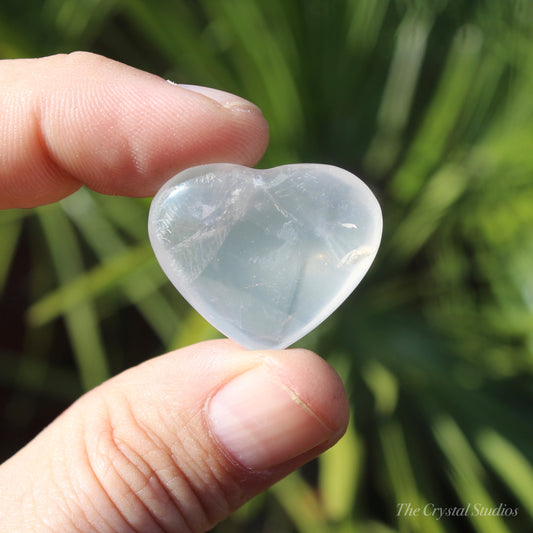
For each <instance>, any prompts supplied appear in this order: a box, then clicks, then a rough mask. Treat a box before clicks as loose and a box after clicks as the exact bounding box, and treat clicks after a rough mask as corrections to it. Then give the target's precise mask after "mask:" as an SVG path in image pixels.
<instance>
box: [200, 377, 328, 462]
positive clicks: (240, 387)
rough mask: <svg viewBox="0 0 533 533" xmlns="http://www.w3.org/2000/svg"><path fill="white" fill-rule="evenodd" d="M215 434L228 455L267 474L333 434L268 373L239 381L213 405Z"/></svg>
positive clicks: (211, 417)
mask: <svg viewBox="0 0 533 533" xmlns="http://www.w3.org/2000/svg"><path fill="white" fill-rule="evenodd" d="M208 420H209V424H210V427H211V431H212V433H213V434H214V436H215V437H216V439H217V440H218V442H219V444H220V445H221V446H222V448H223V449H224V450H225V451H226V453H227V454H228V455H229V456H230V457H232V458H233V459H234V460H236V461H237V462H239V463H240V464H241V465H242V466H244V467H246V468H248V469H251V470H266V469H268V468H272V467H274V466H276V465H279V464H282V463H284V462H285V461H288V460H290V459H292V458H294V457H297V456H298V455H301V454H302V453H304V452H306V451H308V450H310V449H311V448H314V447H315V446H317V445H319V444H321V443H323V442H325V441H326V440H328V439H329V438H331V437H332V435H333V431H332V430H331V429H330V428H328V427H327V426H326V424H324V422H322V420H320V418H319V417H318V416H317V415H316V414H315V413H314V412H313V411H312V410H311V409H310V408H309V406H308V405H306V404H305V403H304V402H303V401H302V400H301V399H300V397H299V396H298V395H297V394H296V393H295V392H294V391H292V390H291V389H290V388H288V387H287V386H286V385H284V384H283V383H281V382H280V381H279V380H278V379H277V377H276V376H274V375H272V374H271V373H270V372H269V371H268V370H267V369H266V368H265V367H258V368H255V369H253V370H249V371H247V372H245V373H244V374H241V375H239V376H238V377H236V378H235V379H233V380H232V381H230V382H229V383H227V384H226V385H225V386H224V387H223V388H222V389H220V390H219V391H218V392H217V393H216V394H215V395H214V396H213V398H212V399H211V401H210V403H209V406H208Z"/></svg>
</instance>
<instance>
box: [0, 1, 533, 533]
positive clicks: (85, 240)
mask: <svg viewBox="0 0 533 533" xmlns="http://www.w3.org/2000/svg"><path fill="white" fill-rule="evenodd" d="M75 49H85V50H91V51H94V52H98V53H102V54H104V55H107V56H109V57H112V58H114V59H117V60H120V61H123V62H126V63H128V64H131V65H134V66H137V67H139V68H142V69H146V70H149V71H151V72H155V73H157V74H160V75H162V76H164V77H166V78H170V79H173V80H175V81H179V82H186V83H195V84H203V85H209V86H213V87H217V88H220V89H224V90H227V91H231V92H235V93H237V94H240V95H242V96H244V97H246V98H249V99H250V100H252V101H254V102H255V103H257V104H258V105H259V106H260V107H261V108H262V109H263V111H264V114H265V116H266V117H267V119H268V120H269V122H270V125H271V142H270V147H269V149H268V152H267V154H266V156H265V158H264V160H263V161H262V162H261V164H260V166H274V165H279V164H284V163H293V162H321V163H331V164H335V165H337V166H341V167H344V168H346V169H348V170H350V171H353V172H355V173H356V174H358V175H359V176H361V177H362V178H363V179H364V180H365V181H366V182H367V183H368V184H369V185H370V186H371V188H372V189H373V190H374V191H375V192H376V194H377V196H378V197H379V199H380V202H381V203H382V207H383V211H384V217H385V234H384V241H383V245H382V249H381V251H380V253H379V255H378V258H377V260H376V263H375V265H374V266H373V268H372V270H371V272H370V273H369V275H368V277H367V278H365V281H364V282H363V283H362V285H361V286H360V287H359V288H358V289H357V290H356V292H355V293H354V295H353V296H352V297H351V298H350V299H349V300H348V301H347V302H346V303H345V304H344V305H343V306H342V307H341V309H340V310H339V311H338V312H337V313H335V314H334V316H333V317H331V318H330V319H329V320H328V321H327V322H326V323H325V324H324V325H322V326H321V327H320V328H319V329H318V330H317V331H315V332H313V333H312V334H310V335H309V336H308V337H307V338H306V339H304V340H303V341H302V342H300V343H298V344H299V345H301V346H306V347H309V348H312V349H314V350H316V351H318V352H319V353H320V354H322V355H324V356H325V357H327V358H328V359H329V361H330V362H331V363H332V364H333V365H334V366H335V367H336V368H337V370H338V371H339V372H340V373H341V375H342V376H343V378H344V381H345V383H346V386H347V388H348V390H349V394H350V399H351V403H352V418H353V420H352V424H351V426H350V428H349V431H348V433H347V435H346V437H345V438H344V439H343V440H342V441H341V442H340V443H339V444H338V445H337V446H336V447H335V448H334V449H333V450H331V451H330V452H328V453H326V454H325V455H324V456H323V457H322V458H320V460H319V461H318V462H317V463H315V464H313V465H311V466H310V467H308V468H306V469H304V470H303V471H302V472H299V473H298V474H296V475H294V476H291V477H289V478H288V479H287V480H285V481H283V482H281V483H279V484H278V485H277V486H276V487H275V488H274V489H272V490H271V491H270V492H269V493H268V494H267V495H264V496H261V497H259V498H257V499H255V500H254V501H253V502H252V503H251V504H249V505H247V506H245V507H244V508H243V509H242V510H240V511H239V512H237V513H236V514H235V515H234V516H233V517H232V518H231V519H229V520H228V521H226V522H224V523H223V524H221V525H220V526H218V527H217V528H216V531H219V532H222V531H257V532H269V531H276V532H289V531H298V532H302V533H311V532H320V533H326V532H335V533H337V532H342V533H345V532H352V531H354V532H364V533H370V532H372V533H378V532H379V533H381V532H389V531H401V532H411V531H413V532H418V531H420V532H448V531H472V532H483V533H484V532H489V533H492V532H495V533H500V532H507V531H524V532H525V531H531V524H532V523H533V466H532V460H533V446H532V443H533V424H532V421H531V419H532V407H533V381H532V377H533V230H532V225H533V2H532V1H531V0H516V1H507V0H492V1H488V0H487V1H481V0H471V1H468V2H466V1H465V2H454V1H452V0H448V1H446V0H431V1H419V2H417V1H414V0H412V1H408V0H396V1H393V0H330V1H328V0H268V1H267V0H263V1H259V0H256V1H253V0H198V1H193V0H189V1H185V0H2V3H1V4H0V57H3V58H9V57H11V58H14V57H32V56H42V55H48V54H52V53H56V52H68V51H71V50H75ZM35 83H39V80H38V79H36V80H35ZM0 149H1V147H0ZM148 207H149V200H132V199H125V198H107V197H103V196H99V195H97V194H94V193H92V192H89V191H87V190H82V191H80V192H78V193H76V194H75V195H74V196H72V197H70V198H68V199H66V200H64V201H62V202H60V203H59V204H56V205H53V206H47V207H43V208H38V209H35V210H31V211H14V212H3V213H0V298H1V299H0V313H1V316H0V318H1V320H0V323H1V324H0V333H1V338H2V340H1V341H0V400H1V407H0V413H1V416H2V424H3V428H4V429H3V430H2V433H1V434H2V437H1V442H0V453H1V458H5V457H7V456H8V455H9V454H10V453H12V452H13V451H14V450H15V449H16V447H18V446H20V445H22V444H23V442H24V441H25V440H27V439H28V438H30V437H31V436H32V435H33V434H35V432H37V431H38V430H39V429H40V428H41V427H42V426H43V425H44V424H45V423H47V422H48V421H49V420H50V419H51V418H52V417H53V416H54V415H55V414H57V413H58V412H59V411H60V410H62V409H63V408H64V407H65V406H66V405H67V404H68V402H70V401H71V400H72V399H74V398H75V397H76V396H77V395H79V394H81V392H82V391H83V389H87V388H89V387H92V386H94V385H96V384H97V383H99V382H100V381H101V380H103V379H105V378H106V376H108V375H109V373H115V372H118V371H120V370H121V369H123V368H126V367H128V366H131V365H132V364H135V363H137V362H139V361H141V360H143V359H144V358H146V357H147V356H152V355H156V354H158V353H161V352H163V351H166V350H169V349H171V348H175V347H179V346H182V345H185V344H188V343H191V342H194V341H198V340H202V339H205V338H209V337H213V336H216V332H215V331H214V330H212V329H211V328H210V326H208V325H207V324H205V322H204V321H203V320H202V319H200V318H199V317H198V315H196V314H195V313H194V312H193V311H191V310H190V308H189V307H188V306H187V305H186V304H185V303H184V301H183V300H182V299H181V298H180V296H179V295H178V294H177V293H176V292H175V291H174V290H173V289H172V288H171V287H170V286H169V283H168V282H167V281H166V279H165V278H164V276H163V274H162V273H161V271H160V269H159V267H158V265H157V264H156V262H155V260H154V258H153V256H152V253H151V250H150V248H149V245H148V240H147V233H146V219H147V210H148ZM402 502H410V503H412V505H413V506H419V507H424V506H425V505H426V504H428V503H430V504H431V503H433V504H435V505H436V506H438V507H448V508H450V507H454V506H458V507H465V506H467V505H468V504H469V503H470V504H471V505H472V506H474V505H475V504H478V505H479V506H483V507H486V508H490V509H493V508H498V506H499V505H500V504H503V508H511V509H514V508H518V516H517V517H505V516H491V517H489V516H479V515H478V516H476V515H475V513H472V514H471V516H469V517H467V518H452V517H448V518H443V519H442V520H436V519H434V518H428V517H425V516H404V515H401V516H397V514H398V513H397V510H398V507H397V505H398V504H399V503H402ZM503 508H500V509H503ZM499 514H501V512H500V513H499Z"/></svg>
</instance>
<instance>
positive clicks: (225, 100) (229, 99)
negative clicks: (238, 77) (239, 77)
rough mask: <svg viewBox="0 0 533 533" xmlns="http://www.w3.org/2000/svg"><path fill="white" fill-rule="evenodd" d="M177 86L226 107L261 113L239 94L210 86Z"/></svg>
mask: <svg viewBox="0 0 533 533" xmlns="http://www.w3.org/2000/svg"><path fill="white" fill-rule="evenodd" d="M179 87H181V88H182V89H187V90H188V91H192V92H194V93H198V94H201V95H203V96H207V97H208V98H211V100H214V101H215V102H217V103H219V104H220V105H222V106H223V107H225V108H226V109H235V110H240V111H253V112H256V113H261V114H262V112H261V109H259V108H258V107H257V106H256V105H255V104H252V102H249V101H248V100H245V99H244V98H241V97H240V96H236V95H234V94H231V93H227V92H225V91H219V90H218V89H212V88H211V87H202V86H201V85H182V84H180V85H179Z"/></svg>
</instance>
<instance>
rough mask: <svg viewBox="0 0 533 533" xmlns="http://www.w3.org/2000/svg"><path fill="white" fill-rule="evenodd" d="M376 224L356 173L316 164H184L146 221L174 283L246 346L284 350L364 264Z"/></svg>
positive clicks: (333, 303)
mask: <svg viewBox="0 0 533 533" xmlns="http://www.w3.org/2000/svg"><path fill="white" fill-rule="evenodd" d="M381 229H382V219H381V210H380V208H379V204H378V203H377V200H376V199H375V197H374V196H373V195H372V193H371V192H370V190H369V189H368V187H366V185H364V183H363V182H361V180H359V179H358V178H357V177H355V176H354V175H353V174H350V173H348V172H346V171H345V170H342V169H339V168H336V167H331V166H327V165H313V164H306V165H287V166H283V167H277V168H274V169H270V170H254V169H249V168H246V167H240V166H238V165H230V164H222V163H221V164H213V165H204V166H200V167H194V168H191V169H188V170H186V171H184V172H182V173H180V174H178V175H177V176H176V177H175V178H173V179H172V180H170V181H169V182H168V183H167V184H166V185H165V186H164V187H163V188H162V189H161V191H160V192H159V193H158V194H157V196H156V197H155V198H154V201H153V203H152V207H151V209H150V220H149V233H150V241H151V243H152V246H153V248H154V251H155V253H156V256H157V258H158V260H159V262H160V264H161V266H162V268H163V270H164V271H165V273H166V274H167V276H168V277H169V279H170V280H171V281H172V283H173V284H174V285H175V286H176V288H177V289H178V290H179V291H180V292H181V293H182V295H183V296H184V297H185V298H186V299H187V300H188V301H189V302H190V303H191V305H193V306H194V307H195V308H196V310H197V311H198V312H199V313H200V314H202V315H203V316H204V317H205V318H206V319H207V320H208V321H209V322H211V323H212V324H213V325H214V326H215V327H216V328H218V329H219V330H220V331H221V332H222V333H224V334H225V335H227V336H228V337H230V338H232V339H233V340H235V341H236V342H238V343H240V344H241V345H242V346H244V347H246V348H251V349H262V348H285V347H286V346H288V345H290V344H292V343H294V342H295V341H296V340H298V339H299V338H300V337H302V336H303V335H305V334H306V333H308V332H309V331H311V330H312V329H313V328H314V327H316V326H317V325H318V324H319V323H320V322H322V321H323V320H324V319H325V318H326V317H327V316H328V315H330V314H331V313H332V312H333V311H334V310H335V309H336V308H337V307H338V306H339V305H340V304H341V303H342V302H343V301H344V299H345V298H346V297H347V296H348V295H349V294H350V293H351V292H352V290H353V289H354V288H355V287H356V286H357V284H358V283H359V281H360V280H361V279H362V277H363V276H364V274H365V273H366V271H367V270H368V268H369V267H370V264H371V263H372V261H373V259H374V257H375V255H376V253H377V249H378V246H379V242H380V238H381Z"/></svg>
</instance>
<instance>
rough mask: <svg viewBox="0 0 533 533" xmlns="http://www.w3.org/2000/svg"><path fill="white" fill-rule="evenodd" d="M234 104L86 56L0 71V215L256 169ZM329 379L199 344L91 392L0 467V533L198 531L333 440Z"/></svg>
mask: <svg viewBox="0 0 533 533" xmlns="http://www.w3.org/2000/svg"><path fill="white" fill-rule="evenodd" d="M267 137H268V128H267V125H266V122H265V120H264V118H263V117H262V115H261V113H260V111H259V110H258V109H257V108H256V107H255V106H253V105H252V104H250V103H249V102H246V101H245V100H242V99H240V98H238V97H236V96H233V95H230V94H227V93H223V92H221V91H215V90H213V89H205V88H198V87H180V86H176V85H173V84H170V83H168V82H165V81H164V80H162V79H160V78H158V77H156V76H152V75H150V74H147V73H144V72H140V71H137V70H135V69H133V68H130V67H127V66H124V65H121V64H119V63H115V62H113V61H110V60H108V59H105V58H102V57H99V56H95V55H92V54H86V53H76V54H71V55H68V56H54V57H49V58H44V59H37V60H34V59H30V60H9V61H3V62H0V146H1V147H2V148H1V151H0V207H2V208H8V207H31V206H35V205H39V204H43V203H46V202H52V201H55V200H58V199H60V198H62V197H64V196H66V195H68V194H70V193H72V192H73V191H75V190H76V189H78V188H79V187H80V186H81V185H82V184H85V185H87V186H88V187H90V188H92V189H94V190H96V191H99V192H103V193H107V194H120V195H129V196H148V195H152V194H154V193H155V191H156V190H157V189H158V187H159V186H160V185H161V184H162V183H163V182H164V181H165V180H166V179H168V178H169V177H170V176H172V175H173V174H175V173H176V172H178V171H179V170H181V169H183V168H186V167H189V166H192V165H197V164H202V163H208V162H216V161H217V162H220V161H227V162H234V163H240V164H244V165H252V164H254V163H255V162H256V161H257V160H258V159H259V157H260V156H261V155H262V153H263V151H264V149H265V147H266V143H267ZM347 417H348V407H347V400H346V396H345V393H344V390H343V387H342V384H341V382H340V379H339V378H338V376H337V375H336V374H335V372H334V371H333V370H332V369H331V367H329V366H328V365H327V363H325V362H324V361H323V360H322V359H321V358H320V357H318V356H316V355H314V354H313V353H310V352H307V351H305V350H300V349H296V350H284V351H266V350H265V351H255V352H252V351H246V350H244V349H242V348H240V347H239V346H237V345H235V344H234V343H232V342H230V341H212V342H206V343H201V344H197V345H194V346H190V347H188V348H184V349H182V350H179V351H176V352H173V353H169V354H166V355H163V356H161V357H158V358H156V359H152V360H150V361H147V362H146V363H144V364H142V365H140V366H138V367H135V368H132V369H130V370H128V371H126V372H124V373H123V374H121V375H119V376H117V377H115V378H113V379H111V380H109V381H108V382H107V383H104V384H103V385H101V386H100V387H97V388H96V389H94V390H92V391H90V392H89V393H87V394H86V395H84V396H83V397H82V398H81V399H79V400H78V401H77V402H76V403H75V404H74V405H73V406H72V407H70V408H69V409H68V410H67V411H66V412H65V413H63V414H62V415H61V416H60V417H59V418H58V419H57V420H56V421H55V422H54V423H52V424H51V425H50V426H49V427H47V428H46V429H45V430H44V431H43V432H42V433H41V434H40V435H39V436H37V437H36V438H35V439H34V440H33V441H32V442H31V443H30V444H28V445H27V446H26V447H25V448H23V449H22V450H21V451H20V452H19V453H18V454H16V455H15V456H14V457H12V458H11V459H10V460H8V461H7V462H6V463H5V464H4V465H2V466H1V467H0V495H1V496H0V531H1V532H9V533H12V532H14V531H17V532H19V533H20V532H32V533H35V532H41V531H43V532H61V533H69V532H88V531H90V532H104V531H105V532H108V531H113V532H123V531H124V532H125V531H128V532H131V531H142V532H152V531H154V532H155V531H157V532H160V531H179V532H181V531H186V532H197V531H205V530H207V529H209V528H210V527H212V526H213V525H214V524H215V523H216V522H218V521H220V520H222V519H223V518H225V517H226V516H227V515H228V514H229V513H230V512H231V511H232V510H234V509H236V508H237V507H239V506H240V505H242V504H243V503H244V502H246V501H247V500H248V499H250V498H251V497H252V496H254V495H255V494H257V493H258V492H261V491H263V490H265V489H266V488H267V487H268V486H270V485H271V484H272V483H274V482H275V481H276V480H278V479H280V478H281V477H283V476H285V475H287V474H288V473H289V472H291V471H292V470H294V469H296V468H298V467H299V466H301V465H302V464H304V463H305V462H307V461H309V460H310V459H312V458H313V457H315V456H316V455H318V454H319V453H321V452H322V451H324V450H325V449H327V448H328V447H330V446H331V445H332V444H334V443H335V442H336V441H337V440H338V438H339V437H340V436H341V435H342V433H343V432H344V429H345V426H346V423H347Z"/></svg>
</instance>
